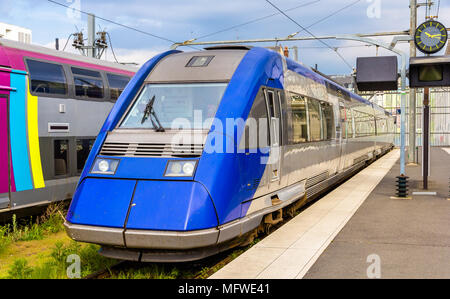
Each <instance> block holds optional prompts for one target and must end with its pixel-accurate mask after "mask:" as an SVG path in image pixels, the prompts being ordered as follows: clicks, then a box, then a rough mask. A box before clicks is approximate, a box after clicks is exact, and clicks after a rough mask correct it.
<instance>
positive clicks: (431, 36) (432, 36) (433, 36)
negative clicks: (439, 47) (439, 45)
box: [425, 32, 442, 38]
mask: <svg viewBox="0 0 450 299" xmlns="http://www.w3.org/2000/svg"><path fill="white" fill-rule="evenodd" d="M425 34H426V35H427V36H428V37H429V38H436V37H441V36H442V34H435V35H431V34H429V33H428V32H425Z"/></svg>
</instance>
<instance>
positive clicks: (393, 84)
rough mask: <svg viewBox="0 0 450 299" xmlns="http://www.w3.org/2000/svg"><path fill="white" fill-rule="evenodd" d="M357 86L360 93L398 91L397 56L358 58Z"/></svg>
mask: <svg viewBox="0 0 450 299" xmlns="http://www.w3.org/2000/svg"><path fill="white" fill-rule="evenodd" d="M356 84H357V85H358V90H360V91H384V90H397V89H398V61H397V56H377V57H358V58H357V60H356Z"/></svg>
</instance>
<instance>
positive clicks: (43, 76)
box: [26, 59, 67, 95]
mask: <svg viewBox="0 0 450 299" xmlns="http://www.w3.org/2000/svg"><path fill="white" fill-rule="evenodd" d="M26 63H27V66H28V71H29V73H30V79H31V83H30V87H31V93H45V94H55V95H65V94H67V81H66V76H65V74H64V70H63V67H62V66H61V65H59V64H54V63H47V62H42V61H37V60H31V59H27V61H26Z"/></svg>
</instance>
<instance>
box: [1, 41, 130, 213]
mask: <svg viewBox="0 0 450 299" xmlns="http://www.w3.org/2000/svg"><path fill="white" fill-rule="evenodd" d="M135 72H136V69H135V68H134V67H132V66H125V65H121V64H117V63H111V62H107V61H102V60H98V59H94V58H89V57H84V56H81V55H76V54H70V53H67V52H61V51H56V50H52V49H48V48H45V47H40V46H35V45H29V44H23V43H18V42H14V41H10V40H5V39H0V215H1V214H3V213H2V212H10V213H9V214H11V212H14V211H16V210H20V209H24V208H26V207H33V206H40V205H45V204H48V203H49V202H54V201H60V200H64V199H68V198H71V197H72V194H73V191H74V190H75V187H76V184H77V181H78V177H79V175H80V173H81V171H82V169H83V166H84V163H85V160H86V159H87V156H88V154H89V151H90V149H91V147H92V144H93V142H94V140H95V138H96V136H97V134H98V132H99V130H100V128H101V125H102V124H103V122H104V120H105V118H106V117H107V115H108V113H109V111H110V109H111V108H112V107H113V105H114V103H115V101H116V100H117V98H118V97H119V95H120V93H121V92H122V90H123V89H124V87H125V86H126V85H127V83H128V81H129V80H130V78H131V77H132V76H133V75H134V73H135ZM5 214H6V213H5Z"/></svg>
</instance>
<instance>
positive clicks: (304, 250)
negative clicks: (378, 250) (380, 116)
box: [211, 150, 400, 279]
mask: <svg viewBox="0 0 450 299" xmlns="http://www.w3.org/2000/svg"><path fill="white" fill-rule="evenodd" d="M399 156H400V153H399V150H393V151H391V152H390V153H388V154H387V155H385V156H384V157H382V158H381V159H379V160H377V161H376V162H374V163H373V164H372V165H370V166H369V167H367V168H365V169H364V170H362V171H361V172H359V173H358V174H357V175H355V176H354V177H353V178H351V179H350V180H348V181H347V182H345V183H344V184H342V185H341V186H340V187H339V188H337V189H335V190H333V191H332V192H330V193H329V194H328V195H326V196H324V197H323V198H321V199H320V200H319V201H317V202H316V203H314V204H313V205H311V206H310V207H308V208H307V209H306V210H304V211H302V212H301V213H300V214H299V215H298V216H296V217H295V218H294V219H292V220H291V221H289V222H288V223H287V224H285V225H283V226H282V227H281V228H279V229H278V230H276V231H275V232H273V233H272V234H270V235H269V236H267V237H266V238H264V239H263V240H262V241H261V242H259V243H258V244H256V245H255V246H254V247H252V248H251V249H249V250H248V251H246V252H245V253H243V254H242V255H240V256H239V257H238V258H236V259H235V260H234V261H232V262H231V263H229V264H228V265H226V266H225V267H224V268H222V269H221V270H219V271H218V272H216V273H215V274H214V275H212V276H211V278H212V279H221V278H225V279H227V278H228V279H233V278H235V279H245V278H303V277H304V276H305V274H307V276H308V277H321V276H323V277H326V276H328V277H330V276H333V274H332V273H333V272H332V271H331V272H328V270H327V263H328V261H323V260H321V259H320V258H319V257H320V256H321V255H322V253H323V252H324V251H326V250H328V249H327V247H328V246H329V245H330V243H331V242H332V241H333V239H334V238H335V237H336V235H337V234H338V233H339V232H340V231H341V229H342V228H343V227H344V226H345V225H346V224H347V222H348V221H349V220H350V219H351V218H352V216H353V215H354V214H355V212H356V211H357V210H358V208H359V207H360V206H361V205H362V204H363V203H364V201H365V200H366V199H367V198H368V197H369V196H371V193H372V191H373V190H374V189H375V188H376V187H377V185H378V184H379V183H380V181H382V179H383V178H384V177H385V176H386V174H388V172H389V171H390V170H391V168H392V167H393V166H394V164H395V163H396V162H397V161H398V158H399ZM393 188H394V183H392V187H389V190H385V191H384V194H385V195H384V197H387V198H389V196H387V195H390V194H391V193H392V189H393ZM382 218H383V217H382ZM372 225H374V226H377V223H372ZM363 236H364V233H363ZM355 247H356V248H358V246H355ZM354 254H355V253H350V252H348V253H347V254H346V255H345V256H344V257H341V260H335V261H334V264H335V265H336V266H335V267H336V269H338V268H339V266H338V265H339V263H340V264H347V261H346V260H345V259H346V258H348V256H349V255H350V256H351V257H353V258H355V256H354ZM327 256H329V258H330V259H334V257H333V254H331V255H328V254H327ZM366 256H367V255H366ZM366 256H364V261H365V257H366ZM317 259H319V261H320V263H319V266H318V267H316V268H314V267H313V269H315V271H312V272H311V271H310V272H308V270H310V268H311V267H312V266H313V265H314V264H315V262H316V261H317ZM357 259H358V258H357ZM364 266H365V265H364ZM365 268H367V266H365V267H364V268H363V270H364V272H365ZM331 269H333V268H330V270H331ZM334 273H336V274H337V275H336V276H339V275H340V274H338V272H334ZM339 273H341V272H339Z"/></svg>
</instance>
